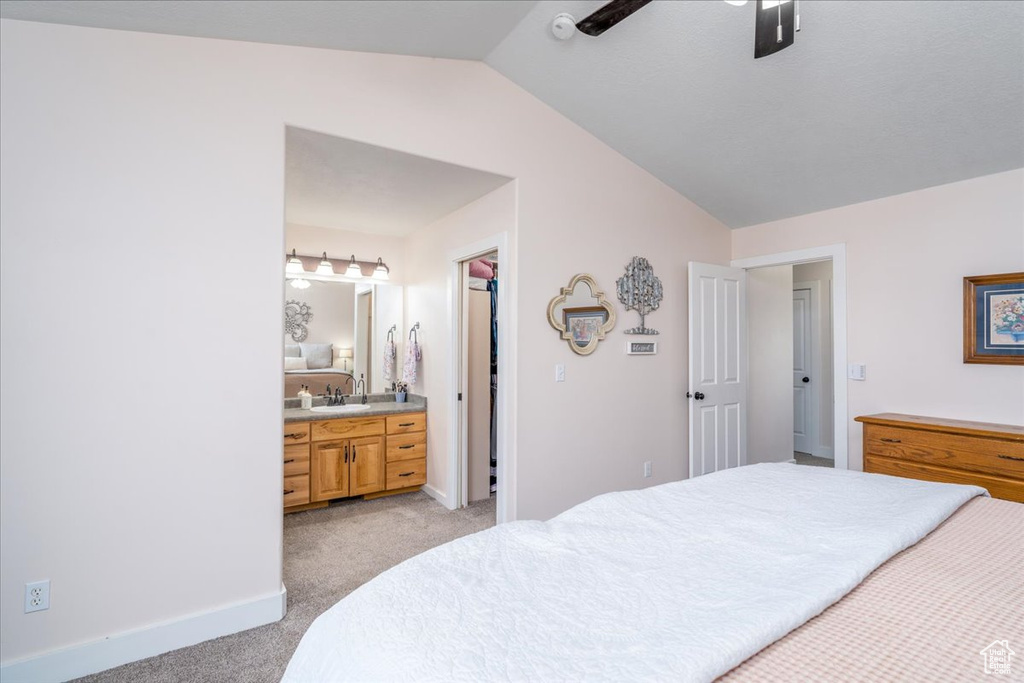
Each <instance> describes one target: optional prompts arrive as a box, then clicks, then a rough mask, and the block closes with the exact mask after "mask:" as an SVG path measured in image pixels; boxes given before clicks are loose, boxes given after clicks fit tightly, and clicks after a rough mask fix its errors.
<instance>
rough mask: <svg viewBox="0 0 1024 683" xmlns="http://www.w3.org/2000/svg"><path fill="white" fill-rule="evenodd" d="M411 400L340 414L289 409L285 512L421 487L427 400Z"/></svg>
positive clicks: (286, 417)
mask: <svg viewBox="0 0 1024 683" xmlns="http://www.w3.org/2000/svg"><path fill="white" fill-rule="evenodd" d="M410 399H413V400H411V401H410V402H408V403H394V402H390V401H386V402H380V403H370V404H368V405H369V408H366V409H362V410H358V411H357V412H351V413H348V414H345V415H344V416H340V417H336V416H335V415H332V414H330V413H323V412H313V411H311V410H302V409H298V408H290V409H289V408H286V409H285V411H284V511H285V512H286V513H287V512H298V511H300V510H309V509H312V508H317V507H325V506H326V505H327V503H328V501H331V500H335V499H338V498H351V497H355V496H362V497H363V498H367V499H369V498H376V497H379V496H386V495H391V494H396V493H407V492H410V491H417V490H419V488H420V487H421V486H422V485H423V484H425V483H426V482H427V413H426V400H425V399H422V398H420V397H410Z"/></svg>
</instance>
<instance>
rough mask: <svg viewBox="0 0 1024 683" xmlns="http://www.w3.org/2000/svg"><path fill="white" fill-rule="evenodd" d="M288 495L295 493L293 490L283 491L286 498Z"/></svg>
mask: <svg viewBox="0 0 1024 683" xmlns="http://www.w3.org/2000/svg"><path fill="white" fill-rule="evenodd" d="M289 493H295V489H285V492H284V495H286V496H287V495H288V494H289Z"/></svg>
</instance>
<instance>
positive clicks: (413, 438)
mask: <svg viewBox="0 0 1024 683" xmlns="http://www.w3.org/2000/svg"><path fill="white" fill-rule="evenodd" d="M425 457H427V433H426V432H410V433H408V434H391V435H390V436H388V447H387V461H388V462H394V461H397V460H419V459H421V458H425Z"/></svg>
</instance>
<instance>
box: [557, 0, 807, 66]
mask: <svg viewBox="0 0 1024 683" xmlns="http://www.w3.org/2000/svg"><path fill="white" fill-rule="evenodd" d="M649 2H651V0H611V2H609V3H608V4H606V5H603V6H601V7H600V8H598V9H597V10H596V11H595V12H593V13H592V14H590V15H589V16H587V17H585V18H584V19H582V20H580V21H576V19H575V18H574V17H573V16H572V15H571V14H567V13H564V12H563V13H562V14H559V15H557V16H556V17H555V19H554V21H552V22H551V32H552V33H554V34H555V37H556V38H558V39H559V40H568V39H569V38H571V37H572V36H573V35H574V34H575V33H576V31H579V32H581V33H585V34H587V35H588V36H599V35H601V34H602V33H604V32H605V31H607V30H608V29H610V28H611V27H612V26H615V25H616V24H617V23H619V22H620V21H622V20H623V19H625V18H626V17H628V16H629V15H631V14H632V13H633V12H636V11H637V10H638V9H640V8H641V7H643V6H644V5H646V4H647V3H649ZM725 2H726V3H728V4H730V5H734V6H736V7H741V6H743V5H746V4H747V0H725ZM799 5H800V0H757V18H756V21H755V23H754V59H760V58H761V57H767V56H768V55H771V54H775V53H776V52H778V51H779V50H782V49H785V48H787V47H789V46H790V45H792V44H793V39H794V35H795V33H796V32H797V31H799V30H800V7H799ZM773 9H774V10H775V12H772V11H771V10H773Z"/></svg>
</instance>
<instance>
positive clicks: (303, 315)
mask: <svg viewBox="0 0 1024 683" xmlns="http://www.w3.org/2000/svg"><path fill="white" fill-rule="evenodd" d="M312 317H313V311H312V310H311V309H310V307H309V304H306V303H303V302H301V301H295V300H294V299H292V300H291V301H286V302H285V304H284V333H285V334H290V335H291V336H292V341H297V342H300V341H305V340H306V335H308V334H309V330H308V329H306V324H307V323H308V322H309V321H310V319H311V318H312Z"/></svg>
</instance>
